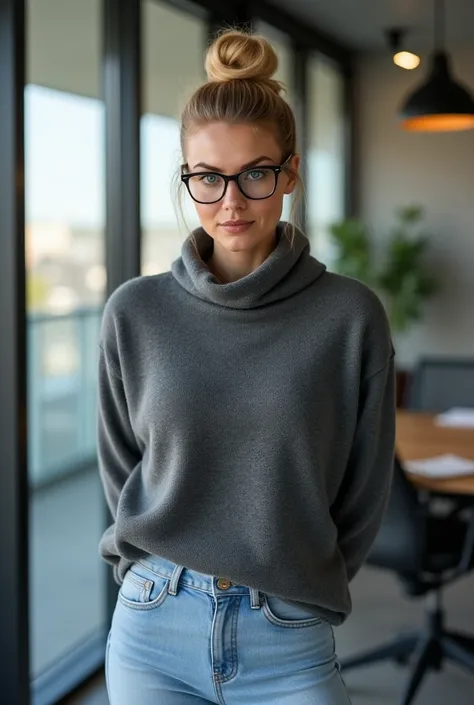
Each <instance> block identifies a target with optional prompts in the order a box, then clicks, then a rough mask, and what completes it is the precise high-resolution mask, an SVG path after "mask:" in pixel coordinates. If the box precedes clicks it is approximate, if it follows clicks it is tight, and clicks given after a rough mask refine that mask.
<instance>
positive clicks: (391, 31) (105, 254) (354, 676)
mask: <svg viewBox="0 0 474 705" xmlns="http://www.w3.org/2000/svg"><path fill="white" fill-rule="evenodd" d="M228 26H236V27H244V28H247V29H248V28H251V29H252V30H253V31H256V32H259V33H262V34H264V35H265V36H266V37H267V38H268V40H269V41H270V42H271V43H272V45H273V46H274V48H275V50H276V52H277V55H278V59H279V69H278V74H277V76H276V78H278V79H279V80H281V81H283V82H284V83H285V84H286V86H287V88H288V92H287V94H286V99H287V100H288V101H289V103H290V104H291V106H292V107H293V109H294V112H295V116H296V120H297V124H298V134H299V140H300V153H301V156H302V166H301V169H302V177H303V181H304V184H305V192H306V197H305V200H304V202H303V203H302V205H301V207H300V213H299V215H300V219H301V222H302V224H303V230H304V232H305V234H306V235H307V237H308V239H309V241H310V244H311V252H312V254H314V256H316V257H317V258H318V259H320V260H321V261H323V262H324V263H326V264H327V266H328V268H329V269H330V270H333V271H341V272H342V273H345V274H348V275H350V276H356V277H360V278H362V279H364V278H365V279H368V277H369V276H372V277H375V279H372V280H371V281H372V284H373V286H374V287H378V291H380V292H381V296H382V297H385V298H384V302H385V303H386V305H387V311H388V313H389V318H390V322H391V325H392V326H393V329H392V333H393V340H394V346H395V349H396V359H397V371H398V376H397V407H398V408H397V441H396V443H397V445H396V450H397V457H396V463H395V468H394V484H393V490H392V496H391V499H390V503H389V507H388V510H387V515H386V519H385V521H384V524H383V526H382V528H381V531H380V534H379V537H378V538H377V540H376V543H375V545H374V548H373V551H372V553H371V554H370V556H369V557H368V559H367V562H366V565H364V567H363V568H362V570H361V571H360V573H359V574H358V575H357V577H356V578H355V580H354V581H353V583H352V585H351V591H352V598H353V613H352V615H351V616H350V618H349V619H348V620H347V622H345V623H344V624H343V625H342V626H341V627H339V628H337V629H336V630H335V631H336V643H337V652H338V656H339V658H340V661H341V665H342V674H343V677H344V681H345V683H346V686H347V688H348V691H349V694H350V697H351V700H352V702H353V705H379V704H382V703H383V705H408V703H411V702H413V703H416V704H417V705H445V704H446V703H448V702H452V703H455V704H456V705H472V703H473V692H474V600H473V595H474V582H473V580H474V578H473V568H474V469H473V467H470V466H469V463H470V464H471V466H473V464H474V425H473V424H472V413H473V411H472V410H473V409H474V315H473V312H472V311H473V309H472V304H473V301H474V280H473V276H472V273H473V272H474V227H473V222H474V210H473V189H472V173H473V172H472V155H473V154H474V102H473V101H474V70H473V66H474V4H473V3H472V2H469V0H451V2H449V3H448V2H446V3H442V2H439V0H435V2H433V1H432V0H412V2H409V3H402V2H399V1H397V0H380V1H379V2H377V3H374V2H373V1H372V0H359V1H358V2H356V3H355V2H352V1H351V0H338V1H337V2H336V1H335V0H331V1H330V0H317V1H316V0H315V1H313V2H309V0H293V1H292V2H291V3H289V2H286V1H285V0H271V2H270V1H267V0H255V1H254V2H251V3H250V2H248V3H247V2H239V1H238V0H233V1H232V0H0V155H2V156H1V159H0V246H1V255H0V312H1V313H0V320H1V322H2V326H3V330H2V342H1V345H0V380H1V381H2V394H1V395H0V418H1V419H2V423H1V424H0V458H1V472H0V507H1V511H0V558H1V562H2V579H1V580H0V585H1V588H0V596H1V599H0V645H1V653H2V657H1V658H0V702H1V703H2V705H30V703H31V704H34V705H53V704H55V703H64V704H66V703H67V704H69V705H73V704H75V705H79V704H81V705H106V704H107V703H108V699H107V692H106V688H105V682H104V649H105V641H106V637H107V633H108V630H109V626H110V620H111V615H112V611H113V606H114V601H115V599H116V591H117V586H116V585H115V583H114V581H113V578H112V576H111V573H110V570H109V568H108V566H106V565H105V564H104V563H103V562H102V561H101V559H100V557H99V554H98V548H97V545H98V541H99V538H100V536H101V533H102V531H103V530H104V528H105V526H106V525H107V522H108V513H107V508H106V505H105V500H104V496H103V492H102V488H101V485H100V480H99V475H98V467H97V449H96V421H97V378H96V377H97V359H98V347H97V340H98V334H99V326H100V320H101V313H102V310H103V306H104V303H105V301H106V300H107V298H108V296H110V294H111V292H113V291H114V290H115V289H116V288H117V286H119V285H120V284H121V283H123V282H124V281H126V280H128V279H130V278H132V277H136V276H140V275H150V274H158V273H161V272H165V271H167V270H169V269H170V266H171V263H172V261H173V260H174V259H176V258H177V257H179V255H180V251H181V246H182V243H183V242H184V239H185V237H186V235H187V232H186V231H185V230H184V229H183V226H182V225H180V224H179V222H178V221H177V218H176V212H175V203H174V195H173V192H172V189H171V188H170V184H171V183H172V179H173V175H174V174H175V173H176V170H177V168H179V163H180V161H179V160H180V153H179V115H180V111H181V109H182V108H183V106H184V103H185V100H186V97H187V96H189V95H190V94H191V93H192V91H193V90H194V89H195V88H196V87H197V86H198V85H199V84H200V83H202V82H203V81H204V80H205V73H204V62H203V57H204V52H205V49H206V47H207V45H208V43H209V41H210V40H211V39H212V38H213V37H214V36H215V34H216V32H218V31H219V29H221V28H223V27H228ZM440 50H444V52H445V54H446V55H447V56H448V58H449V66H450V72H451V73H450V75H449V77H448V78H449V80H451V81H455V82H457V84H460V85H461V86H462V90H463V91H464V93H463V96H464V97H463V100H465V105H467V108H466V111H465V112H466V115H464V114H463V116H462V117H463V119H464V122H463V124H462V125H460V124H459V123H457V122H456V120H454V121H453V120H452V117H453V116H452V114H451V123H450V124H448V122H446V123H445V124H444V125H441V124H440V122H438V123H437V125H434V123H430V122H429V120H425V121H424V122H423V120H419V121H418V125H417V126H415V125H414V122H416V121H413V120H412V123H411V124H410V119H413V116H414V115H415V112H416V109H415V108H413V101H415V102H416V101H417V100H418V101H419V95H418V96H416V95H415V94H416V93H417V91H418V89H419V88H420V87H422V86H425V84H426V83H427V81H428V80H429V78H430V75H431V74H430V72H431V70H432V66H433V60H434V58H433V57H434V55H435V53H436V52H437V51H440ZM400 52H409V54H406V55H404V56H403V57H400ZM417 61H419V63H418V64H417V65H416V66H413V65H414V64H416V62H417ZM396 62H398V63H396ZM404 62H405V63H404ZM407 62H409V63H407ZM407 66H408V68H407ZM412 66H413V67H412ZM448 78H447V77H446V76H444V78H443V80H445V81H446V80H448ZM438 89H439V86H438ZM439 90H440V89H439ZM430 91H432V92H433V91H436V86H434V87H433V85H431V88H430ZM430 97H431V98H433V93H432V94H430ZM435 97H436V96H435ZM433 100H434V98H433ZM469 100H471V103H472V105H471V103H469ZM470 105H471V107H472V110H471V113H470V114H469V106H470ZM418 107H419V106H418ZM429 109H430V108H427V109H426V110H427V112H429ZM410 110H411V111H412V112H411V113H410ZM453 110H454V111H455V110H456V109H455V108H453ZM458 112H459V111H458ZM458 117H459V116H458ZM433 125H434V126H433ZM460 128H462V129H460ZM290 205H291V204H290V203H286V204H285V209H284V213H283V215H284V216H285V215H287V214H288V213H289V210H290ZM185 215H186V220H187V223H188V225H189V226H190V227H194V226H195V225H197V220H196V215H195V213H194V212H193V209H192V207H191V205H190V204H188V205H187V206H186V211H185ZM361 250H362V255H361ZM369 255H370V258H371V265H370V272H369V271H368V269H369V266H368V264H367V257H369ZM372 284H371V285H372ZM453 409H454V410H458V411H457V413H454V414H452V415H451V416H449V414H448V416H445V417H443V418H444V421H443V420H442V419H441V417H440V414H444V413H445V412H450V411H451V412H452V410H453ZM440 456H443V457H444V456H448V459H446V458H445V457H444V466H443V468H442V469H441V470H439V469H438V474H435V472H434V471H431V474H430V473H427V471H426V468H425V472H423V468H421V469H420V467H418V469H417V468H416V463H415V464H412V463H413V461H420V460H421V461H423V460H426V459H429V458H433V457H436V458H438V459H439V457H440ZM453 456H454V460H453ZM461 461H464V465H462V462H461ZM450 463H451V464H450ZM456 463H457V464H456ZM295 705H297V703H295Z"/></svg>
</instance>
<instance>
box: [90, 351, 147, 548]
mask: <svg viewBox="0 0 474 705" xmlns="http://www.w3.org/2000/svg"><path fill="white" fill-rule="evenodd" d="M97 450H98V463H99V473H100V478H101V481H102V485H103V488H104V493H105V497H106V500H107V504H108V506H109V509H110V511H111V514H112V517H113V519H114V520H115V518H116V513H117V506H118V502H119V498H120V493H121V491H122V488H123V486H124V484H125V482H126V481H127V479H128V477H129V476H130V474H131V473H132V471H133V470H134V469H135V467H137V466H138V465H139V464H140V463H141V456H142V453H141V451H140V448H139V445H138V443H137V440H136V437H135V434H134V431H133V429H132V426H131V423H130V418H129V412H128V407H127V400H126V397H125V390H124V385H123V381H122V378H121V375H120V370H119V367H118V364H117V363H115V362H114V361H113V360H112V358H111V357H110V356H108V355H107V354H106V352H105V349H104V347H103V346H102V345H100V346H99V366H98V425H97ZM111 529H112V527H109V529H108V530H107V532H106V536H104V540H105V538H106V537H107V538H108V539H111V536H110V535H109V534H110V531H111Z"/></svg>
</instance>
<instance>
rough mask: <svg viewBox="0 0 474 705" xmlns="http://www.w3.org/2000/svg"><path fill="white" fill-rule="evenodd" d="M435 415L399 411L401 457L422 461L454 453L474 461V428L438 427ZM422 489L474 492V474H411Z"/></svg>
mask: <svg viewBox="0 0 474 705" xmlns="http://www.w3.org/2000/svg"><path fill="white" fill-rule="evenodd" d="M434 418H435V414H426V413H420V412H414V411H401V410H400V411H397V435H396V452H397V455H398V457H399V458H400V460H401V461H402V463H403V461H404V460H418V459H421V458H431V457H433V456H435V455H444V454H445V453H453V454H455V455H460V456H462V457H463V458H470V459H471V460H474V429H473V428H449V427H445V426H436V425H435V423H434ZM407 475H408V476H409V478H410V480H411V481H412V482H413V483H414V484H415V485H416V486H417V487H420V488H425V489H428V490H431V491H432V492H442V493H445V494H463V495H473V499H474V474H473V475H468V476H464V477H451V478H449V479H446V480H433V479H431V478H427V477H421V476H420V475H414V474H413V473H408V472H407Z"/></svg>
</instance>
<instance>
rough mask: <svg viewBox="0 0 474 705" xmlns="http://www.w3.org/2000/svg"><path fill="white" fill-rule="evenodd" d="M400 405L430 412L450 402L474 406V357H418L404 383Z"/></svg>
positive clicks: (436, 410) (448, 404)
mask: <svg viewBox="0 0 474 705" xmlns="http://www.w3.org/2000/svg"><path fill="white" fill-rule="evenodd" d="M404 406H406V407H407V408H409V409H413V410H417V411H432V412H442V411H447V410H448V409H450V408H452V407H454V406H463V407H471V408H474V360H472V359H471V360H469V359H465V358H464V359H463V358H443V357H424V358H421V359H420V361H419V362H418V364H417V366H416V367H415V370H414V373H413V376H412V379H411V382H410V383H409V384H408V386H407V391H406V394H405V404H404Z"/></svg>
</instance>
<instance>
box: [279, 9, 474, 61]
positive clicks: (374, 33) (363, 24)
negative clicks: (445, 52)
mask: <svg viewBox="0 0 474 705" xmlns="http://www.w3.org/2000/svg"><path fill="white" fill-rule="evenodd" d="M271 2H272V3H273V4H275V5H278V6H280V7H282V8H283V9H285V10H287V12H290V13H291V14H292V15H294V16H295V17H298V18H300V19H302V20H304V21H305V22H311V24H313V25H315V26H317V27H318V29H321V30H323V31H325V32H327V33H330V34H332V35H333V36H334V37H335V38H337V39H339V40H340V41H342V42H344V43H345V44H346V45H347V46H349V47H351V48H353V49H356V50H376V49H382V48H384V47H385V46H386V43H385V41H386V40H385V38H384V29H385V28H387V27H394V26H406V27H408V28H410V33H409V35H407V38H408V39H409V40H410V41H411V42H412V47H413V48H418V49H427V48H431V46H432V44H433V17H434V4H435V3H434V0H291V6H290V7H289V6H288V0H271ZM445 8H446V9H445V16H446V44H447V48H448V49H449V46H450V44H457V43H470V42H472V43H474V0H445Z"/></svg>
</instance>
